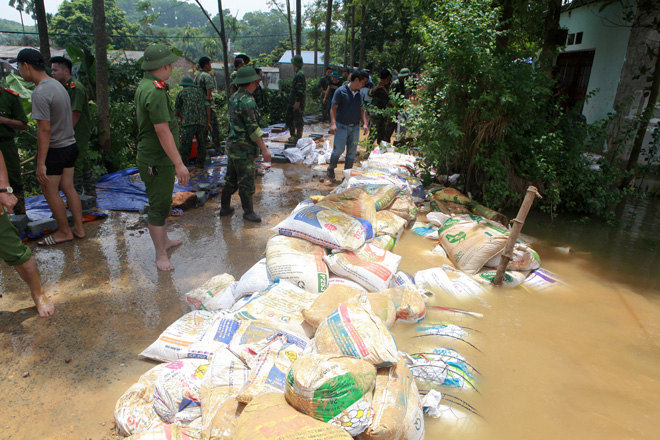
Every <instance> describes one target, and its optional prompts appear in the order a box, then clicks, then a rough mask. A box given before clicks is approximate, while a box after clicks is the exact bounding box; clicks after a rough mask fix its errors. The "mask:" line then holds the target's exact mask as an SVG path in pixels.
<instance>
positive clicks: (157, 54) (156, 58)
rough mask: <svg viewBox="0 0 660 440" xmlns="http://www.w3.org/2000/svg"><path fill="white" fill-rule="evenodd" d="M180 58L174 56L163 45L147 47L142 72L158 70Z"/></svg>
mask: <svg viewBox="0 0 660 440" xmlns="http://www.w3.org/2000/svg"><path fill="white" fill-rule="evenodd" d="M178 59H179V57H178V56H176V55H174V54H173V53H172V51H171V50H170V49H168V47H167V46H165V45H164V44H163V43H159V44H154V45H152V46H149V47H147V49H146V50H145V51H144V57H143V59H142V70H156V69H160V68H161V67H163V66H167V65H168V64H172V63H173V62H175V61H176V60H178Z"/></svg>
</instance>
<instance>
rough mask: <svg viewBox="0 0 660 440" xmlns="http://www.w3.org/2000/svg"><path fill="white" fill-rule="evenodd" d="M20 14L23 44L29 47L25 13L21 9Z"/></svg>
mask: <svg viewBox="0 0 660 440" xmlns="http://www.w3.org/2000/svg"><path fill="white" fill-rule="evenodd" d="M18 13H19V14H21V27H22V28H23V44H24V45H26V46H27V35H25V24H23V11H21V10H20V9H19V10H18ZM3 78H4V77H3Z"/></svg>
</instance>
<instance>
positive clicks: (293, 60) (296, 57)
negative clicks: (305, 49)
mask: <svg viewBox="0 0 660 440" xmlns="http://www.w3.org/2000/svg"><path fill="white" fill-rule="evenodd" d="M291 64H293V65H294V66H296V67H302V65H303V59H302V57H301V56H300V55H294V56H293V58H291Z"/></svg>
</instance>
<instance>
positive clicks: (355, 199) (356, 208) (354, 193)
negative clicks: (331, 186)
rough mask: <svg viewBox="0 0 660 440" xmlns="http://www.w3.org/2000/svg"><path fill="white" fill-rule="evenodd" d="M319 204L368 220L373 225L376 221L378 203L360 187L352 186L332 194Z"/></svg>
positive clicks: (318, 204)
mask: <svg viewBox="0 0 660 440" xmlns="http://www.w3.org/2000/svg"><path fill="white" fill-rule="evenodd" d="M317 206H323V207H325V208H330V209H335V210H337V211H341V212H343V213H344V214H348V215H350V216H352V217H359V218H361V219H364V220H366V221H368V222H369V223H370V224H371V225H372V226H373V224H374V223H375V222H376V205H375V204H374V201H373V199H372V198H371V197H369V195H368V194H367V193H365V192H364V191H362V190H361V189H359V188H351V189H349V190H347V191H345V192H343V193H341V194H330V195H328V196H326V197H324V198H323V200H321V201H320V202H318V203H317Z"/></svg>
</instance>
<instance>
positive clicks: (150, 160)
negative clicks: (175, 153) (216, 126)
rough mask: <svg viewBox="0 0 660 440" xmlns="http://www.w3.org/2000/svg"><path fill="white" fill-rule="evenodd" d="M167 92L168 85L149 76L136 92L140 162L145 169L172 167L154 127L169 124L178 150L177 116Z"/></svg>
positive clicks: (147, 74) (146, 74) (143, 80)
mask: <svg viewBox="0 0 660 440" xmlns="http://www.w3.org/2000/svg"><path fill="white" fill-rule="evenodd" d="M168 89H169V86H168V85H167V83H165V82H164V81H160V80H159V79H158V78H156V77H155V76H154V75H152V74H150V73H148V72H147V73H145V74H144V78H143V79H142V81H140V84H139V85H138V87H137V90H136V91H135V109H136V113H137V125H138V148H137V161H138V162H141V163H143V164H145V165H173V163H172V161H171V160H170V158H169V157H168V156H167V154H166V153H165V150H163V146H162V145H161V144H160V141H159V140H158V135H156V130H155V129H154V125H155V124H162V123H163V122H169V126H170V131H171V132H172V136H173V137H174V143H175V144H176V146H177V147H178V146H179V121H178V119H177V117H176V115H175V114H174V108H173V107H174V106H173V105H172V101H171V100H170V96H169V94H168Z"/></svg>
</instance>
